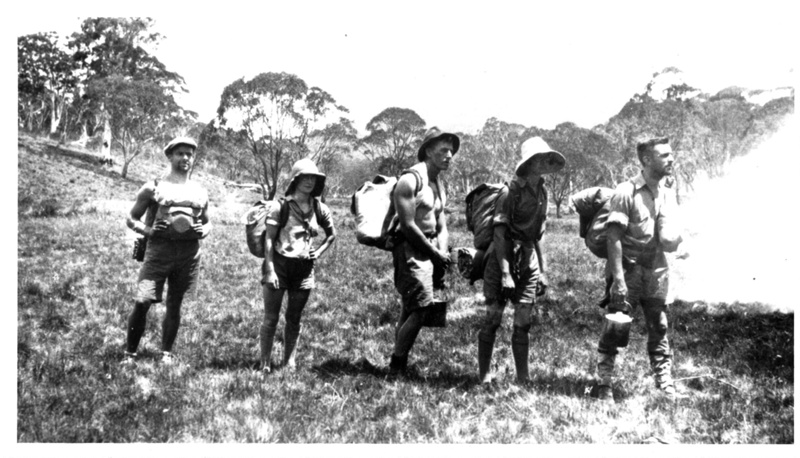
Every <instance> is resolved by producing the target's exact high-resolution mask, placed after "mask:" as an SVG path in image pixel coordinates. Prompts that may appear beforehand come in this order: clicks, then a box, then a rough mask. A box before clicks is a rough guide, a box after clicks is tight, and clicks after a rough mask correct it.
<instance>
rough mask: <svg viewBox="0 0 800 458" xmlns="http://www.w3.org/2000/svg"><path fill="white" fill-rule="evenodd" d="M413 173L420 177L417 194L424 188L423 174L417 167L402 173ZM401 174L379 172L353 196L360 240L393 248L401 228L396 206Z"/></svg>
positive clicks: (364, 242) (352, 206) (357, 235)
mask: <svg viewBox="0 0 800 458" xmlns="http://www.w3.org/2000/svg"><path fill="white" fill-rule="evenodd" d="M406 173H412V174H414V177H415V178H416V180H417V186H416V188H415V189H414V195H417V194H418V193H419V192H420V191H421V190H422V177H421V176H420V174H419V172H418V171H416V170H414V169H408V170H404V171H403V172H401V173H400V176H402V175H404V174H406ZM398 178H399V177H387V176H384V175H377V176H375V178H373V179H372V181H367V182H365V183H364V184H363V185H361V186H360V187H359V188H358V189H357V190H356V192H354V193H353V196H352V197H351V199H350V213H352V214H353V215H354V216H355V217H356V240H358V243H360V244H362V245H366V246H371V247H376V248H380V249H381V250H386V251H391V250H392V249H393V248H394V246H395V240H394V238H395V235H396V234H397V230H398V227H399V221H398V218H397V212H396V211H395V208H394V199H393V198H392V197H393V195H394V188H395V186H397V179H398Z"/></svg>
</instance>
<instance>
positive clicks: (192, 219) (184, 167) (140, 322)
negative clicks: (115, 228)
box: [125, 137, 211, 363]
mask: <svg viewBox="0 0 800 458" xmlns="http://www.w3.org/2000/svg"><path fill="white" fill-rule="evenodd" d="M196 148H197V143H195V141H194V140H193V139H191V138H188V137H178V138H175V139H174V140H172V141H171V142H169V144H168V145H167V146H166V147H165V148H164V154H166V156H167V159H168V160H169V162H170V172H169V174H168V175H167V176H166V177H165V178H163V179H157V180H153V181H149V182H147V183H145V184H144V186H142V188H141V189H140V190H139V193H138V194H137V195H136V202H135V203H134V204H133V208H132V209H131V211H130V214H129V215H128V218H127V220H126V223H127V225H128V227H129V228H131V229H133V230H134V231H135V232H137V233H139V234H142V235H144V236H145V237H147V249H146V251H145V255H144V261H143V264H142V267H141V269H140V270H139V278H138V281H137V291H136V299H135V304H134V307H133V312H131V315H130V317H129V318H128V332H127V348H126V352H125V353H126V355H125V359H126V361H133V360H134V359H135V358H136V350H137V348H138V347H139V341H140V340H141V338H142V335H143V334H144V330H145V325H146V323H147V312H148V310H150V306H151V305H152V304H153V303H155V302H161V300H162V294H163V291H164V283H166V282H169V289H168V290H167V302H166V307H167V309H166V312H165V313H164V321H163V324H162V329H161V332H162V334H161V351H162V360H163V361H164V362H167V363H168V362H171V361H172V358H173V356H172V353H171V352H172V345H173V343H174V342H175V337H176V336H177V335H178V326H179V325H180V321H181V304H182V303H183V296H184V294H185V293H186V292H187V291H189V290H190V289H192V288H193V286H194V285H195V283H196V282H197V277H198V274H199V269H200V239H202V238H204V237H206V236H207V235H208V234H209V232H210V231H211V223H209V222H208V194H207V193H206V190H205V189H203V188H202V187H201V186H200V185H199V184H197V183H196V182H194V181H191V180H190V179H189V172H190V171H191V169H192V164H193V163H194V151H195V149H196ZM145 215H146V216H145ZM142 216H145V221H144V222H142V221H141V219H142Z"/></svg>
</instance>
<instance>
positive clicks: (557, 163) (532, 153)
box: [515, 137, 567, 175]
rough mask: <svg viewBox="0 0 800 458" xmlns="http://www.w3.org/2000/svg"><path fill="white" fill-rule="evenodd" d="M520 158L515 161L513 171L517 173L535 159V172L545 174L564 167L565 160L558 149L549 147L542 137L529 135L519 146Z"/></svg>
mask: <svg viewBox="0 0 800 458" xmlns="http://www.w3.org/2000/svg"><path fill="white" fill-rule="evenodd" d="M520 150H521V153H522V159H520V161H519V162H518V163H517V168H516V169H515V172H516V174H517V175H519V174H520V171H522V167H523V166H525V165H526V164H528V163H531V162H533V159H534V158H537V159H536V164H535V167H536V173H538V174H539V175H546V174H548V173H554V172H558V171H559V170H561V169H563V168H564V165H566V163H567V160H566V159H564V156H563V155H562V154H561V153H559V152H558V151H556V150H554V149H552V148H550V146H549V145H548V144H547V142H545V141H544V140H543V139H542V137H531V138H529V139H527V140H525V141H524V142H523V143H522V146H521V147H520Z"/></svg>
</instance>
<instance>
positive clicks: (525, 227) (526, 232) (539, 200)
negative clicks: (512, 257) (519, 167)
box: [493, 178, 547, 244]
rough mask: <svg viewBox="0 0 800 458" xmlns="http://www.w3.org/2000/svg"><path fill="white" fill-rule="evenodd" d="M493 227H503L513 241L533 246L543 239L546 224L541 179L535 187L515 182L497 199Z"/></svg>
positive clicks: (544, 199) (545, 194)
mask: <svg viewBox="0 0 800 458" xmlns="http://www.w3.org/2000/svg"><path fill="white" fill-rule="evenodd" d="M496 208H497V210H496V211H495V214H494V220H493V221H494V225H495V226H497V225H500V224H505V225H506V226H507V227H508V234H509V236H510V237H511V239H512V240H516V241H519V242H522V243H526V244H532V243H533V242H538V241H539V240H541V239H542V236H543V235H544V230H545V221H546V220H547V190H546V189H545V187H544V178H541V179H540V180H539V183H538V184H537V185H536V186H532V185H530V184H528V183H527V182H526V181H525V180H521V179H519V178H515V179H514V180H513V181H511V183H509V185H508V191H507V192H503V193H502V194H500V197H498V198H497V204H496Z"/></svg>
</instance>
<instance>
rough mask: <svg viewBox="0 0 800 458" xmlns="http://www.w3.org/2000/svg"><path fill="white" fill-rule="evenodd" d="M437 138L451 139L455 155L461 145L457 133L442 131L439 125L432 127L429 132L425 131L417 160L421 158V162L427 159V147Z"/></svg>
mask: <svg viewBox="0 0 800 458" xmlns="http://www.w3.org/2000/svg"><path fill="white" fill-rule="evenodd" d="M436 140H450V142H451V143H452V144H453V154H454V155H455V154H456V153H457V152H458V147H459V146H460V145H461V140H459V139H458V136H456V135H455V134H451V133H447V132H442V131H441V130H439V128H438V127H431V128H430V129H428V131H427V132H425V137H424V138H423V140H422V144H421V145H419V150H417V160H419V162H422V161H424V160H425V148H427V147H428V146H429V145H430V144H431V143H433V142H435V141H436Z"/></svg>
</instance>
